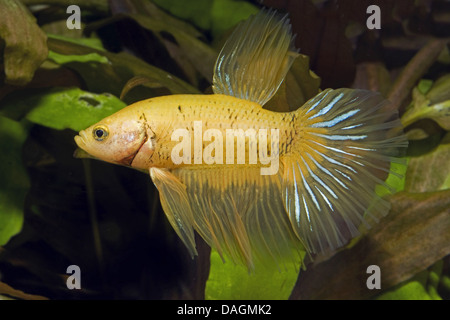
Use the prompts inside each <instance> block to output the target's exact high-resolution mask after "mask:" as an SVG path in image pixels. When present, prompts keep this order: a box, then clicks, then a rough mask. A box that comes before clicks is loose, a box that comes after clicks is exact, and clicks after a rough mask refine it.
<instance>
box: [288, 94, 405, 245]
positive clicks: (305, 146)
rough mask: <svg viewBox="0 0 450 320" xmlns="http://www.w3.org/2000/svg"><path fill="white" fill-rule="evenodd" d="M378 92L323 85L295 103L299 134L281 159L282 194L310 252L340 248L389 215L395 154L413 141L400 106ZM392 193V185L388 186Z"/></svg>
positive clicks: (299, 234)
mask: <svg viewBox="0 0 450 320" xmlns="http://www.w3.org/2000/svg"><path fill="white" fill-rule="evenodd" d="M391 107H392V106H391V105H390V104H389V102H388V101H386V100H385V99H383V97H382V96H381V95H380V94H377V93H374V92H371V91H365V90H352V89H338V90H325V91H323V92H321V93H320V94H318V95H317V96H315V97H314V98H312V99H311V100H309V101H308V102H307V103H306V104H305V105H303V107H301V108H300V109H299V110H298V111H296V121H297V122H296V135H295V140H294V142H293V145H292V149H291V152H290V153H289V155H288V156H287V157H285V158H283V159H282V162H283V168H284V172H283V178H282V198H283V201H284V206H285V209H286V211H287V214H288V217H289V220H290V222H291V225H292V227H293V229H294V231H295V233H296V234H297V236H298V237H299V238H300V239H302V240H303V242H304V244H305V245H306V246H307V248H308V249H309V251H310V252H312V253H318V252H322V251H324V250H327V249H335V248H337V247H340V246H342V245H343V244H345V243H346V242H347V241H348V240H349V239H351V238H352V237H355V236H357V235H358V234H359V227H360V225H361V224H363V225H365V226H366V227H370V226H371V225H373V224H374V223H376V222H378V220H379V219H380V218H381V217H383V216H384V215H386V214H387V213H388V211H389V202H388V201H387V200H386V199H383V198H381V197H380V196H378V194H377V193H376V192H375V187H376V186H377V185H380V186H382V187H383V188H385V189H386V190H387V191H388V193H392V192H395V190H394V189H393V188H392V186H390V185H389V184H387V183H386V182H385V180H386V177H387V176H388V174H389V173H392V174H397V173H395V172H392V171H391V170H390V164H391V162H401V160H400V159H398V158H397V157H398V156H399V155H400V152H402V150H403V149H404V148H405V147H406V146H407V140H406V138H405V136H404V135H403V132H402V130H401V128H402V127H401V123H400V121H399V119H398V115H397V112H396V111H394V110H392V108H391ZM384 193H386V192H384Z"/></svg>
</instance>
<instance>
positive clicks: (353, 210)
mask: <svg viewBox="0 0 450 320" xmlns="http://www.w3.org/2000/svg"><path fill="white" fill-rule="evenodd" d="M296 56H297V53H296V50H295V48H294V47H293V36H292V34H291V31H290V25H289V21H288V20H287V19H286V18H285V17H280V16H278V15H277V14H276V13H275V12H271V11H265V10H263V11H261V12H260V13H259V14H257V15H256V16H254V17H252V18H250V19H249V20H247V21H245V22H243V23H241V25H240V26H238V27H237V29H236V30H235V32H234V33H233V34H232V35H231V37H230V39H229V40H228V41H227V43H226V44H225V45H224V48H223V49H222V51H221V53H220V54H219V57H218V59H217V62H216V66H215V70H214V78H213V91H214V94H211V95H171V96H164V97H155V98H151V99H147V100H143V101H139V102H137V103H134V104H132V105H130V106H128V107H126V108H124V109H122V110H121V111H119V112H117V113H115V114H113V115H111V116H109V117H107V118H105V119H103V120H102V121H100V122H99V123H97V124H94V125H93V126H91V127H89V128H87V129H86V130H83V131H81V132H80V134H79V136H77V137H75V141H76V143H77V144H78V146H79V147H80V148H82V149H83V150H85V151H86V152H88V153H89V154H91V155H92V156H93V157H96V158H98V159H101V160H104V161H108V162H112V163H117V164H121V165H126V166H130V167H134V168H136V169H139V170H146V171H149V173H150V176H151V178H152V180H153V182H154V184H155V185H156V187H157V188H158V191H159V193H160V199H161V204H162V207H163V209H164V212H165V214H166V216H167V218H168V220H169V222H170V223H171V225H172V226H173V228H174V229H175V231H176V232H177V234H178V235H179V236H180V238H181V239H182V241H183V242H184V244H185V245H186V247H187V248H188V250H189V251H190V253H191V254H192V256H194V255H196V249H195V241H194V230H195V231H196V232H197V233H199V234H200V235H201V236H202V237H203V239H205V241H206V242H207V243H208V244H209V245H211V246H212V247H214V248H216V249H217V250H218V252H219V253H220V254H222V255H223V256H227V257H230V258H231V259H232V260H233V261H235V262H241V263H243V264H245V265H247V266H248V267H249V268H250V269H251V268H252V267H253V265H254V260H255V259H261V260H267V259H270V260H274V261H276V262H279V261H283V260H284V259H285V258H286V257H292V256H293V255H292V253H293V252H300V251H301V250H304V249H306V250H307V251H308V252H309V253H311V254H314V253H320V252H323V251H326V250H330V249H335V248H338V247H340V246H342V245H344V244H345V243H346V242H347V241H348V240H349V239H351V238H352V237H354V236H356V235H358V234H359V228H360V226H361V225H365V226H367V227H370V226H371V225H373V224H374V223H376V222H378V221H379V219H380V218H381V217H383V216H384V215H386V214H387V212H388V211H389V202H388V201H387V200H386V199H382V198H380V197H379V196H378V195H377V194H376V193H375V187H376V186H381V187H384V188H385V189H386V190H387V191H388V192H393V191H394V190H393V189H392V188H391V187H390V186H389V185H388V184H387V183H386V182H385V181H384V180H385V178H386V177H387V175H388V174H389V173H393V172H391V170H390V163H391V162H392V161H397V160H396V159H397V158H396V157H397V156H398V155H399V154H400V151H401V150H402V149H404V148H405V147H406V145H407V141H406V139H405V136H404V135H403V133H402V130H401V124H400V121H399V119H398V115H397V114H396V111H395V110H393V109H392V106H390V104H389V103H388V101H386V100H385V99H384V98H383V97H381V95H379V94H377V93H374V92H370V91H364V90H352V89H337V90H331V89H327V90H324V91H322V92H320V93H318V94H317V96H315V97H314V98H312V99H310V100H309V101H307V102H306V103H305V104H304V105H303V106H300V107H299V108H298V109H297V110H296V111H292V112H285V113H283V112H273V111H269V110H266V109H264V108H263V106H264V104H265V103H266V102H267V101H268V100H269V99H270V98H271V97H272V96H273V95H274V94H275V92H276V91H277V89H278V87H279V86H280V84H281V82H282V81H283V79H284V77H285V75H286V73H287V72H288V70H289V68H290V66H291V64H292V62H293V61H294V59H295V58H296ZM394 174H395V172H394ZM295 256H296V255H294V257H295Z"/></svg>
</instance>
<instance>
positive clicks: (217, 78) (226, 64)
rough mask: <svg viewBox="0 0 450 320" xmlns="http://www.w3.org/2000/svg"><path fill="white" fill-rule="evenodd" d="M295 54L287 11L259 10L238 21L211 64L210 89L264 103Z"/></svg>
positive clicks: (275, 89)
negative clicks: (211, 85) (211, 77)
mask: <svg viewBox="0 0 450 320" xmlns="http://www.w3.org/2000/svg"><path fill="white" fill-rule="evenodd" d="M297 56H298V53H297V50H296V49H295V47H294V36H293V35H292V32H291V25H290V24H289V19H288V18H287V15H285V16H281V15H280V14H278V13H276V12H275V11H273V10H264V9H263V10H261V11H260V12H259V13H258V14H256V15H254V16H252V17H250V18H249V19H247V20H245V21H243V22H241V23H240V24H239V25H238V26H237V27H236V29H235V30H234V32H233V33H232V35H231V36H230V38H229V39H228V40H227V42H226V43H225V45H224V47H223V48H222V51H221V52H220V54H219V57H218V58H217V61H216V65H215V67H214V77H213V90H214V93H216V94H227V95H230V96H234V97H237V98H241V99H246V100H250V101H254V102H257V103H259V104H260V105H264V104H265V103H266V102H267V101H269V99H270V98H271V97H272V96H273V95H274V94H275V93H276V92H277V90H278V88H279V86H280V85H281V83H282V82H283V80H284V78H285V76H286V73H287V72H288V71H289V68H290V67H291V65H292V63H293V62H294V59H295V58H296V57H297Z"/></svg>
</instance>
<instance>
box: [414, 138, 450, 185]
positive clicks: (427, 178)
mask: <svg viewBox="0 0 450 320" xmlns="http://www.w3.org/2000/svg"><path fill="white" fill-rule="evenodd" d="M449 159H450V133H447V135H446V136H445V137H444V138H443V139H442V141H441V144H440V145H439V146H438V147H437V148H436V149H435V150H433V152H430V153H427V154H424V155H421V156H419V157H411V160H410V161H409V163H408V170H407V171H406V181H405V190H406V191H409V192H430V191H436V190H440V189H443V188H445V186H443V185H444V183H445V181H446V180H447V179H448V177H449V176H450V166H449Z"/></svg>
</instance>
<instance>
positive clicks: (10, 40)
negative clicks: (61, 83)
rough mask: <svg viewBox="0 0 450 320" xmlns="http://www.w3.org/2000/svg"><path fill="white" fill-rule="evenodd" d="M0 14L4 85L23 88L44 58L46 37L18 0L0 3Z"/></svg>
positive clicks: (7, 0) (45, 55)
mask: <svg viewBox="0 0 450 320" xmlns="http://www.w3.org/2000/svg"><path fill="white" fill-rule="evenodd" d="M0 12H1V13H2V18H1V19H0V39H2V40H4V42H5V48H4V65H5V75H6V80H5V82H6V83H8V84H13V85H25V84H26V83H28V82H29V81H31V79H32V78H33V75H34V72H35V70H36V69H37V68H38V67H39V66H40V65H41V63H42V62H43V61H44V60H45V59H46V58H47V54H48V49H47V36H46V35H45V33H44V32H43V31H42V30H41V29H40V28H39V26H38V25H37V24H36V19H35V18H34V17H33V16H32V15H31V13H30V12H29V11H28V9H27V8H26V7H25V6H24V5H23V4H22V3H21V2H20V1H18V0H4V1H1V2H0Z"/></svg>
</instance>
